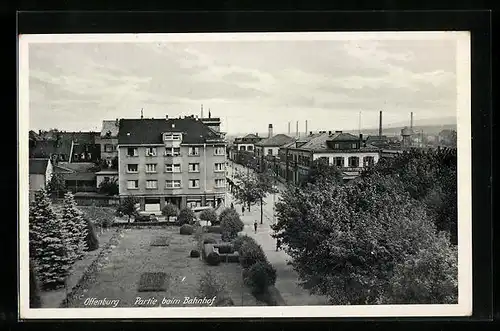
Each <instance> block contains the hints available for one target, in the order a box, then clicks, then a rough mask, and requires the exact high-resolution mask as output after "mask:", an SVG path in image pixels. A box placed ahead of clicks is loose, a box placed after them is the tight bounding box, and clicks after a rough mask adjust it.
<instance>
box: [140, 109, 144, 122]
mask: <svg viewBox="0 0 500 331" xmlns="http://www.w3.org/2000/svg"><path fill="white" fill-rule="evenodd" d="M143 115H144V114H143V108H141V120H142V119H143V118H144V116H143Z"/></svg>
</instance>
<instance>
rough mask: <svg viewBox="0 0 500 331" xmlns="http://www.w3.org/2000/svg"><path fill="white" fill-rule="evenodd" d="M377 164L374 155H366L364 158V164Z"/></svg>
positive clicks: (365, 165)
mask: <svg viewBox="0 0 500 331" xmlns="http://www.w3.org/2000/svg"><path fill="white" fill-rule="evenodd" d="M374 164H375V158H374V157H373V156H365V157H364V158H363V166H364V167H371V166H373V165H374Z"/></svg>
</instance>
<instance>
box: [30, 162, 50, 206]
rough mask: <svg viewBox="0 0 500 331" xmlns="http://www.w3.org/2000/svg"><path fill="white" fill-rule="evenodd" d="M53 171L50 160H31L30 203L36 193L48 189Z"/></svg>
mask: <svg viewBox="0 0 500 331" xmlns="http://www.w3.org/2000/svg"><path fill="white" fill-rule="evenodd" d="M53 171H54V169H53V167H52V162H51V161H50V159H48V158H45V159H29V201H32V200H33V198H34V197H35V192H36V191H38V190H40V189H44V188H46V187H47V185H48V184H49V182H50V179H51V178H52V173H53Z"/></svg>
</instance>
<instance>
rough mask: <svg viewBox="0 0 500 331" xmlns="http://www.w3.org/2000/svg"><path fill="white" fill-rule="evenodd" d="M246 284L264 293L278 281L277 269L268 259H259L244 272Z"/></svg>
mask: <svg viewBox="0 0 500 331" xmlns="http://www.w3.org/2000/svg"><path fill="white" fill-rule="evenodd" d="M243 280H244V282H245V284H246V285H248V286H249V287H251V288H252V290H253V292H255V293H263V292H265V291H266V290H267V288H268V287H269V286H272V285H274V284H275V283H276V269H274V267H273V266H272V265H271V264H270V263H269V262H267V261H265V262H264V261H259V262H257V263H255V264H254V265H252V266H251V267H250V268H249V269H247V270H246V271H245V272H244V273H243Z"/></svg>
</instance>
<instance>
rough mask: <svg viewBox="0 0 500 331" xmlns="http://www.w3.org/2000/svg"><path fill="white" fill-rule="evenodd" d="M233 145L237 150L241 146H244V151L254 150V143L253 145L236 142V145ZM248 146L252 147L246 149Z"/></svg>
mask: <svg viewBox="0 0 500 331" xmlns="http://www.w3.org/2000/svg"><path fill="white" fill-rule="evenodd" d="M235 146H236V147H237V148H238V150H240V149H241V147H244V148H245V149H244V150H245V151H250V152H253V151H254V149H255V147H254V145H253V144H237V145H235ZM248 147H251V148H252V149H250V150H249V149H248Z"/></svg>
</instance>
